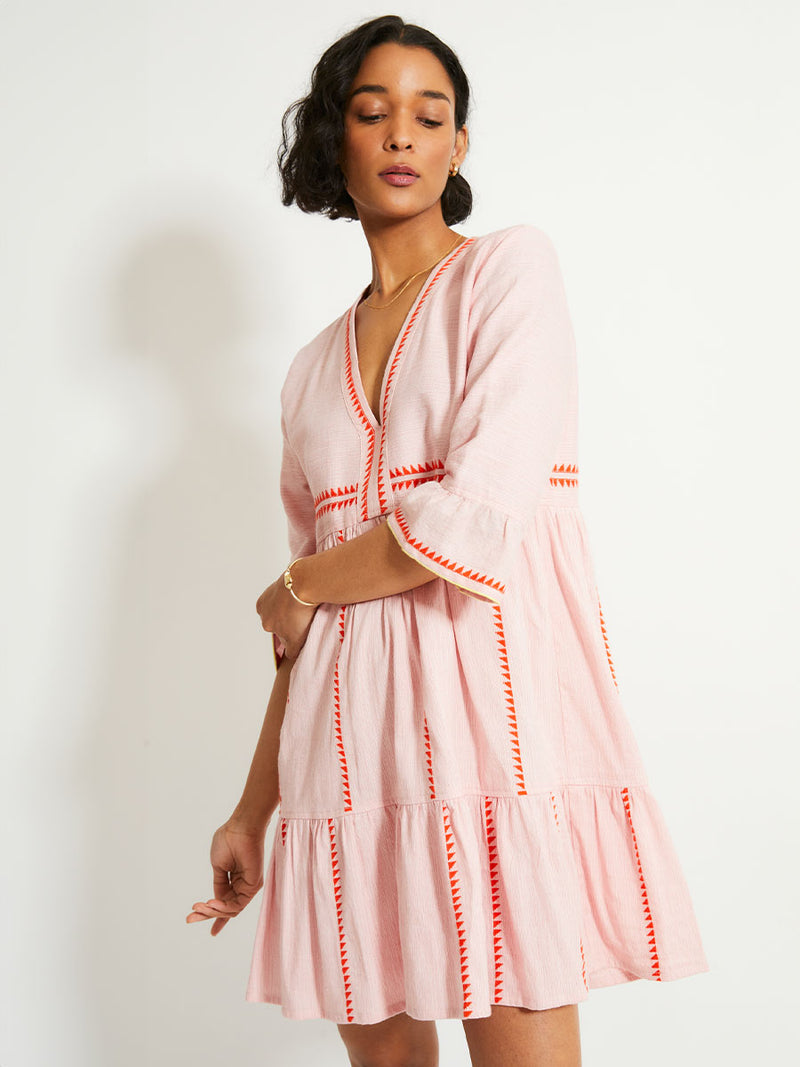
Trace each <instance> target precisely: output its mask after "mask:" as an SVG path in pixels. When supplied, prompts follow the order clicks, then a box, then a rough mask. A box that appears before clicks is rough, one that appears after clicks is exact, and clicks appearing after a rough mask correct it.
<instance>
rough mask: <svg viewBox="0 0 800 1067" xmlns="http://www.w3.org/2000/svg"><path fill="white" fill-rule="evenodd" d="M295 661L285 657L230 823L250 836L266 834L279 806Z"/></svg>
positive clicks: (278, 670) (273, 687)
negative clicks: (282, 743) (281, 759)
mask: <svg viewBox="0 0 800 1067" xmlns="http://www.w3.org/2000/svg"><path fill="white" fill-rule="evenodd" d="M294 663H295V660H294V659H291V658H290V657H289V656H287V655H285V654H284V656H283V658H282V660H281V663H280V666H279V667H278V669H277V672H276V675H275V681H274V682H273V685H272V693H271V694H270V698H269V703H268V705H267V712H266V715H265V716H264V723H263V725H262V727H261V734H260V736H259V738H258V744H257V745H256V750H255V753H254V755H253V760H252V763H251V765H250V773H249V774H248V776H247V781H246V783H245V787H244V790H243V791H242V796H241V798H240V800H239V803H238V804H237V805H236V807H235V808H234V810H233V813H232V814H231V817H230V819H229V820H228V823H229V824H231V825H232V826H234V827H236V828H237V829H241V830H245V831H248V832H250V833H260V834H262V835H263V834H264V833H266V829H267V826H268V825H269V821H270V819H271V818H272V815H273V812H274V811H275V809H276V808H277V806H278V801H279V797H278V748H279V740H280V732H281V726H282V725H283V716H284V714H285V713H286V698H287V696H288V693H289V675H290V674H291V670H292V667H293V666H294Z"/></svg>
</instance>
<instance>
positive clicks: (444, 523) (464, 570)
mask: <svg viewBox="0 0 800 1067" xmlns="http://www.w3.org/2000/svg"><path fill="white" fill-rule="evenodd" d="M386 521H387V524H388V526H389V529H390V530H391V532H392V534H393V536H394V538H395V540H396V541H397V542H398V544H399V545H400V548H401V549H402V550H403V551H404V552H405V553H406V555H407V556H411V558H412V559H415V560H416V561H417V563H420V564H421V565H422V566H423V567H425V568H426V569H427V570H429V571H432V572H433V573H434V574H436V575H438V577H440V578H444V580H445V581H447V582H450V583H451V584H452V585H455V586H457V587H458V588H459V589H461V590H462V591H463V592H464V593H467V594H468V595H469V596H472V597H476V598H478V599H479V600H488V601H490V602H492V603H495V604H501V603H503V599H504V597H505V595H506V593H507V591H508V585H509V576H510V575H511V574H512V573H513V571H514V569H515V562H516V560H517V555H518V550H519V548H520V545H521V543H522V537H523V528H522V523H521V522H520V520H519V519H516V518H514V517H513V516H510V515H505V514H503V513H502V512H500V511H498V510H497V509H496V508H494V507H492V506H491V505H489V504H486V503H484V502H483V501H479V500H473V499H470V498H467V497H464V496H461V495H460V494H458V493H453V492H451V491H449V490H447V489H445V488H443V487H442V485H441V484H439V483H437V482H429V483H427V484H425V485H421V486H418V487H417V488H416V489H414V490H412V491H411V492H410V493H408V494H407V496H406V497H405V498H404V499H403V500H401V502H400V503H399V504H398V505H396V506H395V508H394V509H393V510H392V511H390V512H389V514H388V516H387V519H386Z"/></svg>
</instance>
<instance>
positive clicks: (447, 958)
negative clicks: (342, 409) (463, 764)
mask: <svg viewBox="0 0 800 1067" xmlns="http://www.w3.org/2000/svg"><path fill="white" fill-rule="evenodd" d="M708 970H709V965H708V961H707V959H706V956H705V953H704V950H703V946H702V943H701V940H700V935H699V930H698V926H697V922H696V918H695V914H694V910H693V905H692V901H691V898H690V895H689V891H688V887H687V885H686V882H685V879H684V876H683V873H682V869H681V866H680V864H679V861H678V858H677V855H676V851H675V848H674V846H673V842H672V839H671V837H670V834H669V831H668V829H667V826H666V824H665V822H664V819H663V817H662V814H661V811H660V809H659V806H658V804H657V802H656V800H655V798H654V797H653V795H652V793H651V792H650V789H649V787H648V786H647V785H643V784H641V783H637V784H632V785H630V786H628V785H625V784H597V783H587V784H583V783H570V784H568V785H566V786H563V787H561V788H560V789H559V790H558V791H555V790H554V791H552V792H537V793H532V794H525V795H518V794H514V795H474V794H470V795H464V796H458V797H453V798H447V799H444V798H442V799H439V798H435V799H431V800H428V801H424V802H419V803H408V804H387V805H385V806H380V807H375V808H372V809H370V810H365V811H351V812H346V813H344V814H341V815H336V816H333V817H330V818H310V817H291V818H290V817H283V816H281V815H280V812H278V815H277V816H276V819H275V835H274V838H273V839H272V845H271V851H270V854H269V859H268V863H267V868H266V872H265V882H264V888H263V896H262V901H261V911H260V915H259V920H258V927H257V932H256V938H255V947H254V950H253V956H252V961H251V969H250V977H249V981H248V985H247V991H246V995H245V999H246V1000H247V1001H256V1002H258V1001H260V1002H268V1003H274V1004H280V1005H281V1009H282V1013H283V1015H285V1016H287V1017H288V1018H293V1019H308V1018H325V1019H330V1020H332V1021H334V1022H337V1023H346V1022H354V1023H374V1022H379V1021H380V1020H382V1019H385V1018H388V1017H389V1016H391V1015H395V1014H397V1013H398V1012H401V1011H405V1012H407V1013H408V1014H409V1015H410V1016H412V1017H413V1018H416V1019H448V1018H478V1017H483V1016H488V1015H490V1014H491V1005H492V1004H509V1005H517V1006H522V1007H527V1008H533V1009H540V1010H541V1009H545V1008H551V1007H557V1006H558V1005H561V1004H570V1003H578V1002H580V1001H583V1000H585V999H586V998H587V996H588V993H589V990H590V989H592V988H599V987H602V986H608V985H614V984H618V983H622V982H629V981H634V980H637V979H641V978H644V979H649V980H652V981H671V980H673V979H677V978H683V977H686V976H688V975H692V974H698V973H701V972H705V971H708Z"/></svg>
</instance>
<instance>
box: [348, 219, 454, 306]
mask: <svg viewBox="0 0 800 1067" xmlns="http://www.w3.org/2000/svg"><path fill="white" fill-rule="evenodd" d="M460 240H461V235H460V234H459V236H458V237H456V239H455V241H454V242H453V244H451V245H450V247H449V248H448V249H447V252H445V253H444V255H442V256H438V257H437V258H436V259H435V260H434V261H433V263H431V265H430V267H423V268H422V270H418V271H417V273H416V274H412V275H411V277H410V278H409V279H408V280H407V281H406V282H405V283H404V284H403V287H402V288H401V289H400V290H399V291H398V292H397V293H395V295H394V296H393V297H392V299H391V300H390V301H389V303H388V304H370V302H369V300H368V299H367V300H365V301H364V303H365V304H366V305H367V307H369V308H375V310H376V311H383V309H384V308H388V307H391V306H392V304H393V303H394V302H395V300H397V298H398V297H399V296H400V295H401V293H403V292H404V291H405V290H406V289H407V288H408V286H409V285H410V284H411V282H413V280H414V279H415V278H418V277H419V276H420V274H424V273H425V271H429V270H432V269H433V268H434V267H435V266H436V264H437V263H438V262H439V260H440V259H444V257H445V256H446V255H448V254H449V253H450V252H452V251H453V249H454V248H455V247H456V245H457V244H458V242H459V241H460Z"/></svg>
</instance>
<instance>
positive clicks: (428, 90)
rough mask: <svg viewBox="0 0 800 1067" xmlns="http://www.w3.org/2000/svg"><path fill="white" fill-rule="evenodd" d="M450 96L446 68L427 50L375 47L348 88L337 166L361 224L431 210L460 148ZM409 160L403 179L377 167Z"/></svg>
mask: <svg viewBox="0 0 800 1067" xmlns="http://www.w3.org/2000/svg"><path fill="white" fill-rule="evenodd" d="M454 115H455V94H454V92H453V86H452V84H451V83H450V79H449V77H448V76H447V72H446V71H445V69H444V67H443V66H442V65H441V63H440V62H439V60H438V59H437V58H436V56H434V55H433V54H432V53H431V52H429V51H428V50H427V48H419V47H408V46H405V45H399V44H396V43H394V42H387V43H386V44H381V45H376V46H375V47H374V48H372V49H370V51H369V52H368V53H367V55H366V56H365V57H364V61H363V63H362V64H361V67H360V68H359V70H358V73H357V74H356V77H355V78H354V79H353V83H352V85H351V86H350V90H349V94H348V98H347V102H346V105H345V112H344V139H343V142H342V151H341V155H340V160H339V163H340V166H341V168H342V172H343V173H344V175H345V182H346V186H347V192H348V193H349V194H350V196H351V197H352V198H353V201H354V203H355V205H356V208H357V210H358V215H359V218H360V219H361V221H362V222H364V221H365V220H366V219H380V218H392V219H399V218H406V217H410V216H413V215H418V214H420V213H421V212H424V211H426V210H431V209H435V210H436V211H438V212H439V217H440V218H441V207H440V204H439V202H440V199H441V195H442V193H443V192H444V187H445V185H446V184H447V180H448V175H449V170H450V166H451V164H452V163H457V164H458V165H459V166H460V165H461V162H462V160H463V158H464V156H465V155H466V152H467V128H466V126H464V127H462V128H461V130H459V131H458V132H457V131H456V129H455V118H454ZM400 163H405V164H408V165H409V166H411V167H413V168H414V170H415V171H416V172H417V175H418V177H415V178H414V179H413V181H411V182H410V184H405V185H397V184H395V185H393V184H392V183H391V182H390V181H387V179H386V178H385V177H381V171H383V170H385V169H386V168H387V167H391V166H392V165H397V164H400Z"/></svg>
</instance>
